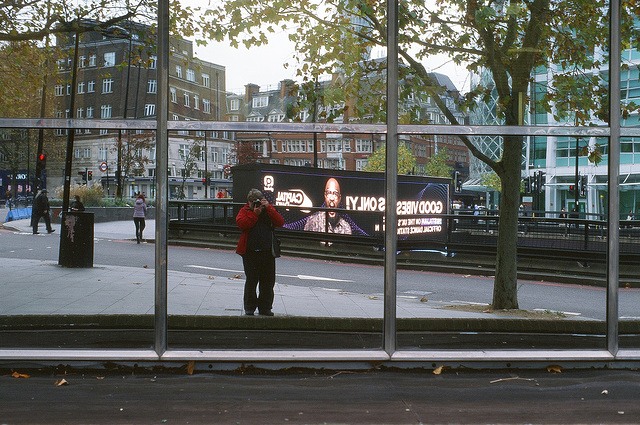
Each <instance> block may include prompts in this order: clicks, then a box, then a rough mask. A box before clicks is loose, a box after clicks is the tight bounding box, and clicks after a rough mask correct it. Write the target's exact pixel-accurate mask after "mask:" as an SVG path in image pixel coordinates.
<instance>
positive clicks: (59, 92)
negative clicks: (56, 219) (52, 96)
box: [55, 84, 64, 96]
mask: <svg viewBox="0 0 640 425" xmlns="http://www.w3.org/2000/svg"><path fill="white" fill-rule="evenodd" d="M55 90H56V96H64V86H63V85H62V84H58V85H56V88H55Z"/></svg>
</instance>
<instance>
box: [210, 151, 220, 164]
mask: <svg viewBox="0 0 640 425" xmlns="http://www.w3.org/2000/svg"><path fill="white" fill-rule="evenodd" d="M219 150H220V148H213V149H211V161H213V162H218V157H219V154H220V152H219Z"/></svg>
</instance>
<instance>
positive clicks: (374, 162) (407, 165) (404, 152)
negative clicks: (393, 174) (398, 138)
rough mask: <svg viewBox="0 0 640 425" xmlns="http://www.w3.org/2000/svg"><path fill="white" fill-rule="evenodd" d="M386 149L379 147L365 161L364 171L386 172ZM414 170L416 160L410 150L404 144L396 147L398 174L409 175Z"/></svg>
mask: <svg viewBox="0 0 640 425" xmlns="http://www.w3.org/2000/svg"><path fill="white" fill-rule="evenodd" d="M386 157H387V148H386V146H385V145H383V146H380V147H379V148H378V149H376V151H375V152H374V153H373V155H371V156H370V157H369V159H368V160H367V165H366V166H365V167H364V168H363V170H364V171H384V170H386V168H387V167H386ZM415 168H416V158H415V156H413V153H412V152H411V150H410V149H409V148H408V147H407V146H406V145H405V144H404V143H400V144H399V145H398V174H411V173H413V172H414V171H415Z"/></svg>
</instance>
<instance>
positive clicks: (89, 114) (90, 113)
mask: <svg viewBox="0 0 640 425" xmlns="http://www.w3.org/2000/svg"><path fill="white" fill-rule="evenodd" d="M87 118H93V106H87Z"/></svg>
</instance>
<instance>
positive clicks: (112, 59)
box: [104, 52, 116, 68]
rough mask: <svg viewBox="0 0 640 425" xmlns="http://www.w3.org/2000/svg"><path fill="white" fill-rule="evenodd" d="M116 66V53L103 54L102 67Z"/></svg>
mask: <svg viewBox="0 0 640 425" xmlns="http://www.w3.org/2000/svg"><path fill="white" fill-rule="evenodd" d="M108 66H116V52H109V53H105V54H104V67H105V68H106V67H108Z"/></svg>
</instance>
